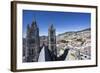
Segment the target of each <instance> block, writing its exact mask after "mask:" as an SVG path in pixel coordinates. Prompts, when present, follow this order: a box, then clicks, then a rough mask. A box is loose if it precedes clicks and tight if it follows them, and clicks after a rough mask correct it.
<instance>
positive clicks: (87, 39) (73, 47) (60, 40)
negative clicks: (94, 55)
mask: <svg viewBox="0 0 100 73" xmlns="http://www.w3.org/2000/svg"><path fill="white" fill-rule="evenodd" d="M90 31H91V29H90V28H87V29H84V30H80V31H76V32H65V33H62V34H58V35H57V36H56V29H55V28H54V26H53V24H51V25H50V26H49V28H48V36H39V28H38V26H37V22H36V21H33V22H32V24H31V26H30V25H27V32H26V33H27V36H26V38H23V62H41V61H64V60H89V59H91V32H90Z"/></svg>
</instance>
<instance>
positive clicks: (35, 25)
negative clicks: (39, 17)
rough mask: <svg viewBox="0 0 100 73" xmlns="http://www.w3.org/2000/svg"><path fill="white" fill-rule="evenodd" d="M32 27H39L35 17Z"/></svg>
mask: <svg viewBox="0 0 100 73" xmlns="http://www.w3.org/2000/svg"><path fill="white" fill-rule="evenodd" d="M31 26H32V27H37V23H36V18H35V16H34V17H33V22H32V25H31Z"/></svg>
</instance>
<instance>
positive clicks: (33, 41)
mask: <svg viewBox="0 0 100 73" xmlns="http://www.w3.org/2000/svg"><path fill="white" fill-rule="evenodd" d="M26 46H27V47H26V54H25V61H26V62H37V61H38V56H39V48H40V41H39V28H38V27H37V23H36V21H33V22H32V24H31V26H29V24H28V25H27V36H26Z"/></svg>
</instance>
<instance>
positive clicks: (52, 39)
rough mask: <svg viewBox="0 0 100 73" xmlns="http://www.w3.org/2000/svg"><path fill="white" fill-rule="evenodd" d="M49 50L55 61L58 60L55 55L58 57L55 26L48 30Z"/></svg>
mask: <svg viewBox="0 0 100 73" xmlns="http://www.w3.org/2000/svg"><path fill="white" fill-rule="evenodd" d="M48 49H49V50H50V52H51V53H52V54H51V56H52V57H53V60H56V58H55V57H54V55H55V56H57V49H56V30H55V28H54V26H53V24H52V25H50V27H49V29H48Z"/></svg>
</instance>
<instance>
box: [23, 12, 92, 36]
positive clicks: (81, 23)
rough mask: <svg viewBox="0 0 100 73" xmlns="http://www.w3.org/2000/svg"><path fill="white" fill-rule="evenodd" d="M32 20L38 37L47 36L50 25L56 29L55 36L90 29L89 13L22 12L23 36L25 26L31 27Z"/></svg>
mask: <svg viewBox="0 0 100 73" xmlns="http://www.w3.org/2000/svg"><path fill="white" fill-rule="evenodd" d="M34 17H35V18H34ZM34 19H35V20H36V22H37V25H38V27H39V35H40V36H41V35H48V27H49V26H50V25H51V24H53V25H54V27H55V28H56V34H60V33H64V32H68V31H79V30H82V29H86V28H90V27H91V14H90V13H76V12H55V11H54V12H53V11H52V12H51V11H34V10H23V36H25V34H26V27H27V24H30V25H31V23H32V21H33V20H34Z"/></svg>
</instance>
